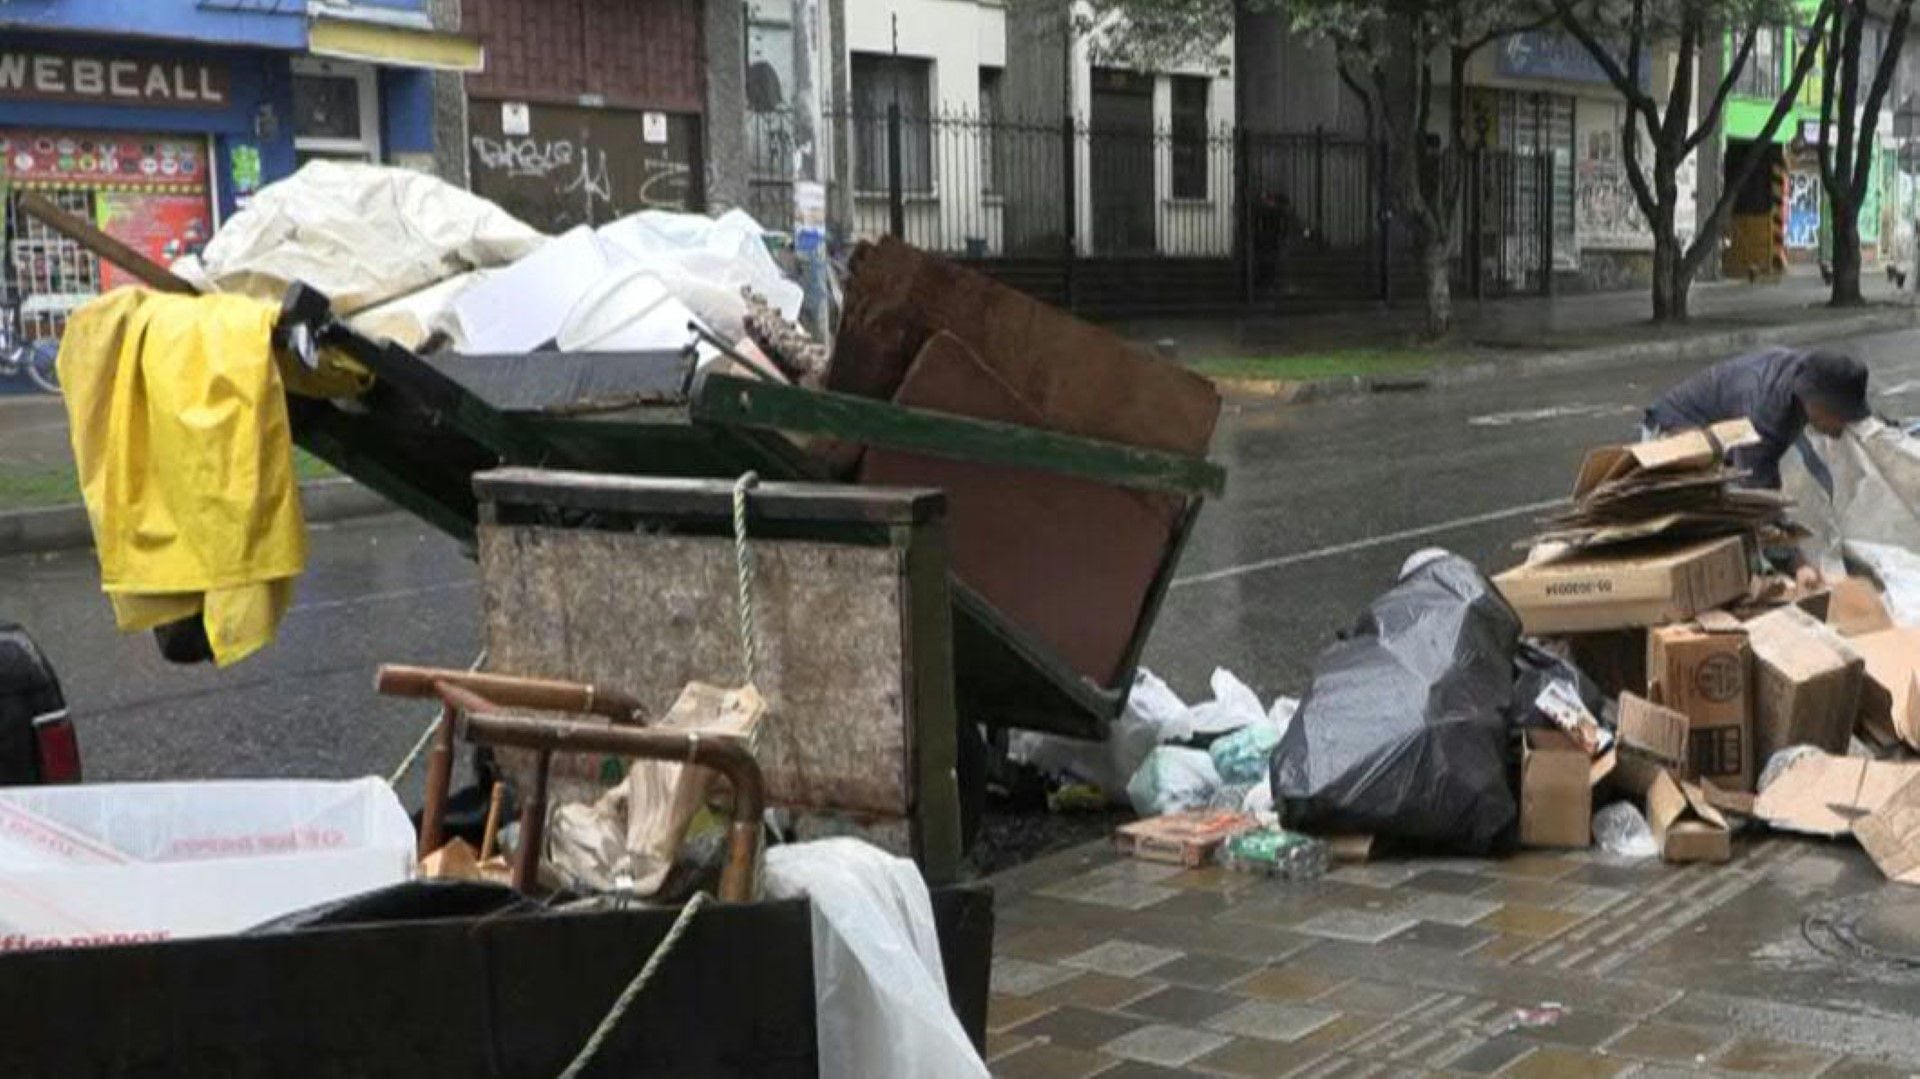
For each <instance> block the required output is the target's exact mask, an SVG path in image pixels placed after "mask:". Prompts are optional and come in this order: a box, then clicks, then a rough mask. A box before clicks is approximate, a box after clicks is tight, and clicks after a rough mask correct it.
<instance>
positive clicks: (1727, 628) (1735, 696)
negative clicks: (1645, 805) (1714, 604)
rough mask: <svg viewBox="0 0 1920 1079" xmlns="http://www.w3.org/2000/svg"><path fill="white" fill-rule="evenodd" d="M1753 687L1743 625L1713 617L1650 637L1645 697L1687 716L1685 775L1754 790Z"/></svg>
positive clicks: (1658, 631)
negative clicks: (1721, 621) (1726, 623)
mask: <svg viewBox="0 0 1920 1079" xmlns="http://www.w3.org/2000/svg"><path fill="white" fill-rule="evenodd" d="M1709 627H1711V628H1709ZM1752 682H1753V656H1752V653H1751V651H1750V650H1749V649H1748V647H1747V634H1746V629H1745V627H1743V626H1740V625H1738V624H1733V625H1725V624H1722V623H1720V622H1719V621H1717V620H1712V619H1709V620H1708V621H1707V622H1706V623H1705V624H1700V623H1693V624H1682V625H1674V626H1661V627H1659V628H1658V629H1654V630H1651V631H1649V632H1648V633H1647V692H1648V694H1649V696H1651V697H1652V698H1653V699H1654V700H1656V701H1659V702H1660V703H1662V704H1664V705H1666V706H1667V707H1669V708H1672V709H1673V710H1674V711H1676V712H1679V713H1680V714H1681V715H1683V716H1685V717H1686V722H1687V752H1686V760H1685V761H1684V763H1683V764H1682V766H1681V768H1680V769H1679V771H1680V774H1681V776H1682V778H1685V779H1700V780H1705V781H1708V782H1711V783H1714V784H1715V785H1718V786H1723V787H1728V788H1731V789H1733V790H1743V791H1744V790H1752V789H1753V776H1754V753H1753V712H1752V704H1751V698H1752V694H1751V686H1752Z"/></svg>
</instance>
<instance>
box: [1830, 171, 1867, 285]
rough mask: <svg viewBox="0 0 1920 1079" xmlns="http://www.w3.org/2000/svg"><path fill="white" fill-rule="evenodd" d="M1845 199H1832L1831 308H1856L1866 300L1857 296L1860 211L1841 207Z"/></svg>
mask: <svg viewBox="0 0 1920 1079" xmlns="http://www.w3.org/2000/svg"><path fill="white" fill-rule="evenodd" d="M1846 201H1848V200H1847V199H1845V198H1844V197H1843V198H1839V199H1834V200H1833V201H1832V203H1831V205H1832V208H1833V299H1832V301H1831V302H1832V305H1833V306H1834V307H1858V306H1860V305H1861V304H1863V303H1865V302H1866V301H1865V300H1864V299H1862V298H1861V295H1860V210H1859V207H1854V206H1842V205H1841V203H1842V202H1846Z"/></svg>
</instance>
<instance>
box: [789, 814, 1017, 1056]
mask: <svg viewBox="0 0 1920 1079" xmlns="http://www.w3.org/2000/svg"><path fill="white" fill-rule="evenodd" d="M765 879H766V893H767V897H768V898H770V899H790V898H794V897H797V896H806V897H807V898H808V899H809V900H810V901H811V902H812V904H813V986H814V1006H815V1018H814V1026H815V1028H816V1031H817V1037H818V1039H819V1054H820V1061H819V1063H820V1074H821V1075H845V1076H891V1075H911V1076H916V1077H918V1079H985V1077H986V1075H987V1066H986V1064H985V1063H984V1062H982V1061H981V1059H980V1054H979V1053H978V1052H977V1051H975V1049H974V1047H973V1043H972V1042H971V1041H968V1040H967V1034H966V1031H965V1030H963V1029H961V1027H960V1020H959V1019H958V1018H957V1017H956V1016H955V1015H954V1014H953V1006H952V1004H951V1003H949V1001H948V999H947V977H946V968H945V967H944V966H943V965H942V963H941V961H940V938H939V936H938V935H937V932H936V930H935V928H934V922H933V902H932V900H931V899H930V898H929V897H928V895H927V886H926V883H925V882H924V881H922V880H921V879H920V871H919V870H918V869H916V868H914V865H913V863H912V862H909V861H907V860H906V859H904V858H895V857H894V856H892V855H890V854H887V853H886V852H885V851H882V850H880V849H879V848H877V847H874V846H872V845H870V844H867V843H864V842H862V841H860V840H858V839H822V840H819V841H817V842H813V843H798V844H792V845H788V846H780V847H774V848H772V849H770V850H768V851H767V861H766V874H765Z"/></svg>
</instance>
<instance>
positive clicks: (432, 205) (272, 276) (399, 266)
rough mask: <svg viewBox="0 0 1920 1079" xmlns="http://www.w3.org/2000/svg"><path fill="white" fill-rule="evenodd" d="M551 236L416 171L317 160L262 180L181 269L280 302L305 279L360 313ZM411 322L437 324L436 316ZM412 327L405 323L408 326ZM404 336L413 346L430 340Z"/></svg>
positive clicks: (203, 285)
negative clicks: (275, 178)
mask: <svg viewBox="0 0 1920 1079" xmlns="http://www.w3.org/2000/svg"><path fill="white" fill-rule="evenodd" d="M546 242H547V238H546V237H545V236H543V235H541V234H540V233H539V232H537V231H535V230H534V229H533V228H532V227H531V226H528V225H526V224H524V223H523V222H521V221H519V220H518V219H516V218H515V217H513V215H511V214H509V213H507V212H506V211H505V210H502V209H501V208H500V207H498V206H496V205H494V204H493V203H491V202H488V201H487V200H486V199H483V198H480V197H479V196H477V195H473V194H471V193H469V192H466V191H463V190H461V189H460V188H457V187H454V186H453V185H452V184H449V183H446V182H445V181H443V180H439V179H437V178H435V177H432V176H428V175H426V174H424V173H419V172H414V171H413V170H411V169H400V168H389V167H386V166H382V165H363V164H354V163H348V162H338V161H314V162H310V163H308V164H307V165H305V166H304V167H302V168H301V169H300V171H299V172H296V173H294V174H293V175H292V176H290V177H288V178H287V179H285V180H281V181H279V182H278V183H274V184H269V185H267V186H266V187H264V188H262V189H261V190H260V191H259V192H258V193H257V194H255V195H254V196H253V199H252V201H251V202H250V203H248V205H247V208H246V209H244V210H242V211H240V212H239V213H237V214H235V215H234V216H233V217H232V218H230V219H228V220H227V222H226V223H225V224H223V225H222V226H221V227H220V230H219V231H218V232H217V233H215V234H214V237H213V239H212V241H211V242H209V243H208V244H207V247H206V250H204V251H203V252H201V253H200V254H199V255H198V256H189V257H187V258H184V259H181V260H180V261H179V262H176V263H174V266H173V271H174V272H175V273H177V274H179V275H180V276H182V277H184V278H186V279H187V280H188V281H191V282H192V283H193V284H194V285H195V286H197V287H198V288H200V289H201V291H203V292H206V291H212V292H239V293H244V294H246V295H249V296H256V297H259V298H261V299H265V300H278V299H279V298H280V297H281V296H282V295H283V294H284V293H285V292H286V289H287V286H288V284H290V283H292V282H294V281H304V282H306V283H307V284H308V285H311V286H312V287H314V288H316V289H318V290H320V291H321V292H322V293H325V294H326V296H327V297H328V298H329V299H330V300H332V301H333V306H334V310H336V311H339V312H341V313H343V314H347V315H352V314H354V313H356V312H359V311H362V310H364V309H367V308H371V307H375V306H377V305H380V304H382V303H386V302H388V301H391V300H394V299H396V298H398V297H402V296H407V295H409V294H412V293H414V292H417V291H419V290H421V289H424V288H426V287H428V286H430V285H434V284H437V283H439V282H442V281H445V280H446V279H448V278H452V277H456V276H458V275H461V274H464V273H466V272H468V271H470V270H475V269H482V268H485V267H489V266H502V265H505V264H507V263H510V262H513V261H515V260H517V259H520V258H523V257H525V256H526V255H528V254H531V253H532V252H533V251H535V250H537V249H538V248H539V247H541V246H542V245H543V244H545V243H546ZM410 321H412V322H415V323H418V324H420V325H421V326H423V327H427V328H433V327H434V326H435V323H436V321H437V320H436V319H435V318H434V317H433V316H432V315H431V314H427V315H425V316H416V317H414V318H413V319H411V320H410ZM402 324H403V325H404V323H402ZM395 339H396V340H399V341H400V343H401V344H403V345H407V346H408V347H415V346H418V345H419V344H420V340H424V339H425V334H421V335H420V340H404V339H401V338H400V337H398V335H395Z"/></svg>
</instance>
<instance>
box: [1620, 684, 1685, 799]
mask: <svg viewBox="0 0 1920 1079" xmlns="http://www.w3.org/2000/svg"><path fill="white" fill-rule="evenodd" d="M1687 733H1688V727H1687V717H1686V716H1685V715H1683V714H1681V713H1679V712H1676V711H1674V710H1673V709H1671V708H1663V707H1661V706H1660V705H1658V704H1655V703H1653V702H1652V701H1650V700H1647V699H1646V698H1645V697H1637V696H1635V695H1633V694H1631V693H1622V694H1621V695H1620V719H1619V732H1618V736H1619V737H1618V741H1617V742H1616V743H1615V746H1614V756H1615V758H1616V763H1615V764H1614V766H1613V781H1614V784H1615V785H1616V786H1618V787H1619V788H1620V789H1621V790H1624V791H1626V792H1627V793H1629V794H1634V795H1638V796H1640V797H1645V796H1646V794H1647V792H1648V791H1650V790H1652V789H1653V784H1654V781H1655V780H1657V779H1658V778H1659V777H1660V775H1661V774H1662V773H1665V772H1674V773H1676V774H1678V773H1682V772H1684V771H1685V770H1686V766H1687Z"/></svg>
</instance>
